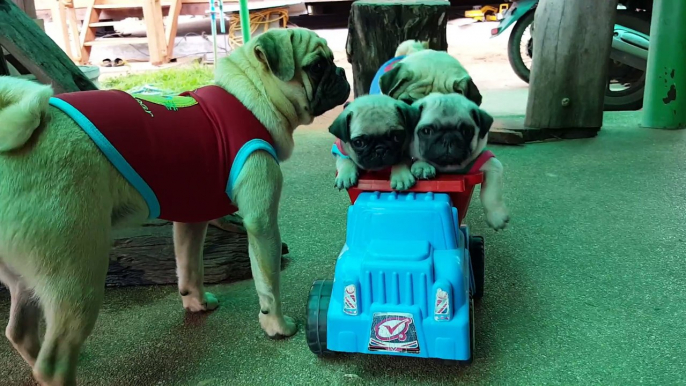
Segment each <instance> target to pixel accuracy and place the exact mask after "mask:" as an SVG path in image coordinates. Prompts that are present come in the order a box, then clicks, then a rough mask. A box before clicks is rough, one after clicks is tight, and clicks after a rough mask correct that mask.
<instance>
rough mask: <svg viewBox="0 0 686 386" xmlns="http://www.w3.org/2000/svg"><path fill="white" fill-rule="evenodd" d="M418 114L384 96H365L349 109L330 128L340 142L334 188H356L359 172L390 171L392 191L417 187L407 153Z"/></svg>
mask: <svg viewBox="0 0 686 386" xmlns="http://www.w3.org/2000/svg"><path fill="white" fill-rule="evenodd" d="M418 118H419V112H418V110H417V109H416V108H415V107H412V106H410V105H408V104H406V103H403V102H401V101H398V100H395V99H393V98H391V97H388V96H385V95H365V96H362V97H359V98H357V99H355V100H354V101H353V102H350V103H348V104H347V105H346V107H345V109H344V110H343V112H341V114H340V115H339V116H338V117H337V118H336V120H335V121H334V122H333V123H332V124H331V126H330V127H329V132H330V133H331V134H333V135H334V136H335V137H336V138H337V139H338V140H337V141H336V143H335V144H334V145H333V147H332V150H331V152H332V153H333V155H334V156H335V157H336V171H337V174H336V179H335V187H336V188H338V189H339V190H340V189H348V188H350V187H352V186H355V185H357V178H358V175H359V170H360V169H361V170H372V171H373V170H383V169H387V168H391V188H392V189H396V190H403V189H407V188H409V187H411V186H412V185H413V184H414V183H415V178H414V176H413V175H412V173H411V171H410V169H409V165H408V164H407V150H408V146H409V144H410V139H411V137H412V133H413V132H414V127H415V125H416V124H417V120H418Z"/></svg>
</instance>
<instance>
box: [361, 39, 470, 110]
mask: <svg viewBox="0 0 686 386" xmlns="http://www.w3.org/2000/svg"><path fill="white" fill-rule="evenodd" d="M427 47H428V44H427V43H426V42H419V41H416V40H407V41H404V42H402V43H401V44H400V45H399V46H398V49H397V50H396V55H395V58H393V59H391V60H389V61H388V62H386V63H385V64H384V65H382V66H381V68H380V69H379V72H378V73H377V76H376V78H375V81H376V82H378V86H377V87H378V89H379V91H380V92H381V93H383V94H385V95H388V96H390V97H392V98H394V99H399V100H402V101H405V102H406V103H413V102H414V101H416V100H418V99H421V98H423V97H425V96H427V95H429V94H431V93H434V92H437V93H441V94H450V93H458V94H462V95H464V96H466V97H467V98H468V99H470V100H471V101H472V102H474V103H476V104H477V105H481V99H482V97H481V93H480V92H479V89H478V88H477V87H476V85H475V84H474V82H473V81H472V77H471V76H470V75H469V73H468V72H467V70H466V69H465V68H464V67H463V66H462V64H461V63H460V61H459V60H457V59H455V58H454V57H453V56H451V55H450V54H448V53H447V52H445V51H436V50H431V49H428V48H427ZM372 84H373V85H372V88H374V87H375V86H374V82H373V83H372Z"/></svg>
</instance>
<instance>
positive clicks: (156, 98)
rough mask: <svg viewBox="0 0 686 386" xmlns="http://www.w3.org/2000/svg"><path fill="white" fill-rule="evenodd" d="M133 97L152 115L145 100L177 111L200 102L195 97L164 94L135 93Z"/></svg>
mask: <svg viewBox="0 0 686 386" xmlns="http://www.w3.org/2000/svg"><path fill="white" fill-rule="evenodd" d="M133 97H134V98H135V99H136V101H137V102H138V103H139V104H140V105H141V106H142V107H143V109H144V110H145V111H146V112H147V113H148V114H150V116H152V113H151V112H150V110H148V107H147V106H146V105H145V104H144V103H143V101H145V102H148V103H154V104H156V105H161V106H164V107H166V108H167V110H172V111H177V110H178V109H180V108H183V107H190V106H195V105H197V104H198V101H196V100H195V99H194V98H193V97H189V96H178V95H176V96H162V95H139V94H134V95H133Z"/></svg>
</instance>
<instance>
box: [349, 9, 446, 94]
mask: <svg viewBox="0 0 686 386" xmlns="http://www.w3.org/2000/svg"><path fill="white" fill-rule="evenodd" d="M449 6H450V2H449V1H442V0H419V1H414V0H359V1H355V2H354V3H353V5H352V9H351V11H350V18H349V20H348V39H347V42H346V49H345V50H346V53H347V55H348V62H349V63H351V64H352V68H353V90H354V95H355V97H358V96H361V95H365V94H368V93H369V86H370V85H371V84H372V79H374V75H375V74H376V72H377V71H378V70H379V67H381V65H382V64H384V63H385V62H386V61H387V60H389V59H391V58H392V57H393V55H394V54H395V50H396V48H398V45H399V44H400V43H402V42H403V41H405V40H408V39H415V40H420V41H429V48H431V49H434V50H443V51H446V50H447V49H448V41H447V37H446V26H447V23H448V17H447V12H448V7H449Z"/></svg>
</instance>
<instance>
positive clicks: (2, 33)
mask: <svg viewBox="0 0 686 386" xmlns="http://www.w3.org/2000/svg"><path fill="white" fill-rule="evenodd" d="M0 46H2V47H4V48H5V49H6V50H7V51H8V52H9V53H10V55H12V56H13V57H14V58H15V59H16V60H17V61H19V62H20V63H21V64H22V65H23V66H24V67H26V68H27V69H28V70H29V72H30V73H31V74H33V75H34V76H35V77H36V79H37V80H38V81H39V82H41V83H45V84H52V85H53V87H54V88H55V92H56V93H62V92H73V91H85V90H96V89H97V87H95V85H94V84H93V82H91V81H90V80H89V79H88V78H87V77H86V76H85V75H84V74H83V72H81V70H79V68H78V67H77V66H76V65H75V64H74V63H73V62H72V61H71V59H69V57H68V56H67V55H66V54H65V53H64V51H62V49H61V48H60V47H59V46H58V45H57V44H55V42H54V41H52V39H50V37H48V35H46V34H45V32H43V30H41V28H40V27H39V26H38V24H36V22H35V21H34V20H33V19H31V18H30V17H28V16H27V15H26V14H25V13H24V12H22V10H21V9H19V8H18V7H17V6H16V5H14V3H12V1H10V0H0Z"/></svg>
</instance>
